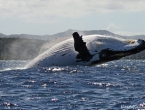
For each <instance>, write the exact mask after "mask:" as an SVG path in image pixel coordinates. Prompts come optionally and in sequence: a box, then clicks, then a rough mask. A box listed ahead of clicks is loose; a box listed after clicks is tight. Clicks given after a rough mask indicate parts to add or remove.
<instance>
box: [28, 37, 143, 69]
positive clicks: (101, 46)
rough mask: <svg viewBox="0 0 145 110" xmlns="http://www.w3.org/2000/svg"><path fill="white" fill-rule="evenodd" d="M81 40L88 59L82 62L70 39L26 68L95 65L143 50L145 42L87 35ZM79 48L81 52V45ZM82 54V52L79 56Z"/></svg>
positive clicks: (53, 47)
mask: <svg viewBox="0 0 145 110" xmlns="http://www.w3.org/2000/svg"><path fill="white" fill-rule="evenodd" d="M82 39H83V42H84V44H85V45H86V47H87V51H88V52H89V54H90V55H91V57H90V58H89V59H87V60H83V59H81V58H80V57H79V56H78V54H79V53H78V51H76V49H75V48H74V39H73V38H70V39H67V40H64V41H61V42H59V43H57V44H56V45H53V46H52V47H51V48H48V49H47V50H46V51H45V52H43V53H42V54H40V55H39V56H38V57H36V58H35V59H34V60H32V61H31V62H30V63H29V64H28V65H27V66H26V68H31V67H37V66H39V67H48V66H68V65H86V66H89V65H97V64H100V63H104V62H108V61H113V60H118V59H120V58H122V57H125V56H129V55H132V54H136V53H138V52H141V51H143V50H145V41H144V40H140V39H139V40H127V39H120V38H117V37H111V36H105V35H87V36H83V37H82ZM48 44H49V43H48ZM79 46H80V48H79V49H80V50H81V45H79ZM82 50H83V49H82ZM82 50H81V51H82ZM83 54H84V53H83V52H82V53H81V55H83Z"/></svg>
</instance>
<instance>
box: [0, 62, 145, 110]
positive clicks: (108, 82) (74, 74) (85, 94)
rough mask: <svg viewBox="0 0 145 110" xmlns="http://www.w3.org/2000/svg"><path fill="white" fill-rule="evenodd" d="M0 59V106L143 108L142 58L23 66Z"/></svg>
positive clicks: (96, 109)
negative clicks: (73, 64) (87, 63)
mask: <svg viewBox="0 0 145 110" xmlns="http://www.w3.org/2000/svg"><path fill="white" fill-rule="evenodd" d="M26 64H27V61H0V110H3V109H9V110H11V109H15V110H37V109H38V110H145V60H118V61H112V62H108V63H105V64H102V65H97V66H91V67H90V66H63V67H54V66H53V67H47V68H31V69H23V67H24V65H26Z"/></svg>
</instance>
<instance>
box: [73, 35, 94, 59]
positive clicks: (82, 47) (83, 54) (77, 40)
mask: <svg viewBox="0 0 145 110" xmlns="http://www.w3.org/2000/svg"><path fill="white" fill-rule="evenodd" d="M73 38H74V48H75V51H77V52H78V53H79V54H78V55H77V56H76V58H78V59H81V60H82V61H89V60H90V59H92V57H93V55H91V54H90V53H89V51H88V48H87V46H86V42H84V41H83V39H82V36H80V35H79V34H78V33H77V32H74V33H73Z"/></svg>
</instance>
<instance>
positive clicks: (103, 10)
mask: <svg viewBox="0 0 145 110" xmlns="http://www.w3.org/2000/svg"><path fill="white" fill-rule="evenodd" d="M68 29H77V30H108V31H111V32H113V33H116V34H120V35H136V34H145V0H0V33H3V34H7V35H9V34H33V35H47V34H55V33H58V32H62V31H66V30H68Z"/></svg>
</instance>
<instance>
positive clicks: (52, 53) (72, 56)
mask: <svg viewBox="0 0 145 110" xmlns="http://www.w3.org/2000/svg"><path fill="white" fill-rule="evenodd" d="M76 56H77V52H76V51H75V50H74V44H73V40H72V39H70V40H67V41H64V42H62V43H59V44H57V45H55V46H53V47H52V48H50V49H48V50H47V51H45V52H44V53H43V54H41V55H39V56H38V57H36V58H35V59H34V60H33V61H32V62H31V63H30V64H29V65H28V67H37V66H40V67H47V66H65V65H76V64H77V62H76Z"/></svg>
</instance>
